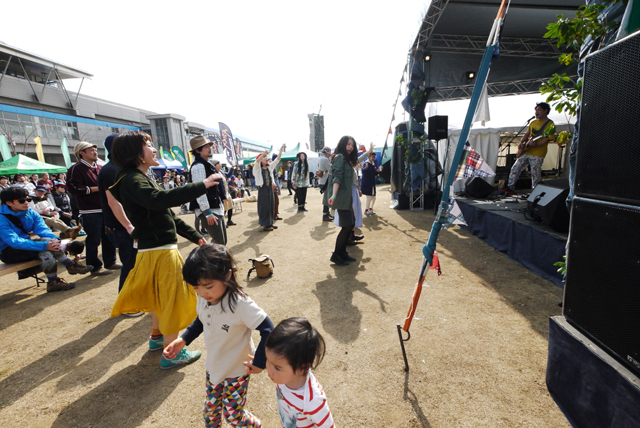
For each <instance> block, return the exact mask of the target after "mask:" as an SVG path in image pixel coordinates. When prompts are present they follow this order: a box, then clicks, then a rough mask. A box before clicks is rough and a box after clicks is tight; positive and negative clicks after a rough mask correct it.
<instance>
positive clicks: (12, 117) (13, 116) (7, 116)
mask: <svg viewBox="0 0 640 428" xmlns="http://www.w3.org/2000/svg"><path fill="white" fill-rule="evenodd" d="M3 114H4V118H5V119H10V120H18V115H17V114H15V113H9V112H7V111H5V112H4V113H3Z"/></svg>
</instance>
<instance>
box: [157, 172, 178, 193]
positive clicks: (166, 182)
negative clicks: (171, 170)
mask: <svg viewBox="0 0 640 428" xmlns="http://www.w3.org/2000/svg"><path fill="white" fill-rule="evenodd" d="M169 178H170V177H169V176H168V175H165V176H164V177H162V184H161V185H160V187H162V188H163V189H164V190H171V189H173V188H174V187H175V185H174V183H173V180H170V179H169Z"/></svg>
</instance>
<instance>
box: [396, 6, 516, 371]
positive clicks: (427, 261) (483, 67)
mask: <svg viewBox="0 0 640 428" xmlns="http://www.w3.org/2000/svg"><path fill="white" fill-rule="evenodd" d="M506 3H507V0H502V3H501V5H500V9H499V10H498V14H497V15H496V19H495V20H494V22H493V26H492V28H491V32H490V34H489V37H488V39H487V47H486V49H485V51H484V55H483V57H482V62H481V63H480V69H479V70H478V74H477V76H478V78H477V79H476V83H475V85H474V87H473V92H472V94H471V100H470V101H469V108H468V109H467V115H466V117H465V120H464V125H463V127H462V132H461V133H460V138H459V139H458V146H457V147H456V152H455V154H454V156H453V159H452V162H451V168H457V167H458V164H459V163H460V160H461V158H462V152H463V151H464V146H465V143H466V142H467V138H468V137H469V130H470V129H471V123H472V121H473V116H474V115H475V112H476V108H477V107H478V101H479V100H480V95H481V93H482V88H483V87H484V85H485V83H486V81H487V76H488V75H489V69H490V67H491V58H492V56H493V53H494V51H495V48H496V44H497V42H498V38H499V32H500V25H501V21H502V19H503V17H504V13H505V7H506ZM454 178H455V174H451V171H449V174H448V176H447V182H446V185H445V186H444V188H443V189H442V198H441V200H440V208H439V209H438V213H437V214H436V218H435V220H434V222H433V225H432V226H431V233H430V234H429V240H428V241H427V243H426V244H424V246H423V247H422V255H423V257H424V258H423V262H422V268H421V269H420V278H419V280H418V283H417V284H416V287H415V290H414V292H413V298H412V300H411V306H410V307H409V313H408V315H407V318H405V320H404V325H403V326H402V328H401V327H400V325H399V324H398V326H397V327H398V335H399V337H400V346H401V347H402V354H403V357H404V362H405V369H404V370H405V371H409V363H408V362H407V355H406V352H405V348H404V342H406V341H408V340H409V339H410V338H411V335H410V334H409V328H410V327H411V320H412V319H413V316H414V315H415V311H416V308H417V305H418V301H419V299H420V293H421V292H422V284H423V282H424V279H425V277H426V273H427V268H428V267H429V266H433V257H434V253H435V251H436V242H437V240H438V235H439V233H440V230H442V227H443V225H445V224H446V223H447V212H448V208H449V198H450V194H449V193H450V189H451V186H452V185H453V181H454ZM402 331H405V332H406V333H407V335H408V336H407V339H403V337H402Z"/></svg>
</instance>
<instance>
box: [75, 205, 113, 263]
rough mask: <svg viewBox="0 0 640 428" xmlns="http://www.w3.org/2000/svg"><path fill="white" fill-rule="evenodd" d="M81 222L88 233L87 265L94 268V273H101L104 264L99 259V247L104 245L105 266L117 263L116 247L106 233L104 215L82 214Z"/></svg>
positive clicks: (86, 241) (86, 243)
mask: <svg viewBox="0 0 640 428" xmlns="http://www.w3.org/2000/svg"><path fill="white" fill-rule="evenodd" d="M80 221H81V222H82V227H83V229H84V231H85V232H86V233H87V238H86V239H85V241H84V244H85V251H86V253H87V264H88V265H91V266H93V270H92V272H97V271H99V270H100V269H101V268H102V266H103V264H102V261H100V259H99V258H98V247H99V246H100V243H102V259H103V260H104V266H111V265H113V264H114V263H115V262H116V247H115V246H114V245H113V243H112V242H111V240H110V239H109V238H108V237H107V235H106V234H105V233H104V232H105V230H104V218H103V217H102V213H96V214H81V215H80Z"/></svg>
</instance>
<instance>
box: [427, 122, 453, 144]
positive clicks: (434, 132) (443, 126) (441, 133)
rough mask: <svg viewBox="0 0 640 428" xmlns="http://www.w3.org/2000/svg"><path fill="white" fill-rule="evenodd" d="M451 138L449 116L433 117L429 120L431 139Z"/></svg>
mask: <svg viewBox="0 0 640 428" xmlns="http://www.w3.org/2000/svg"><path fill="white" fill-rule="evenodd" d="M448 137H449V116H431V117H430V118H429V139H430V140H436V141H438V140H446V139H447V138H448Z"/></svg>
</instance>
